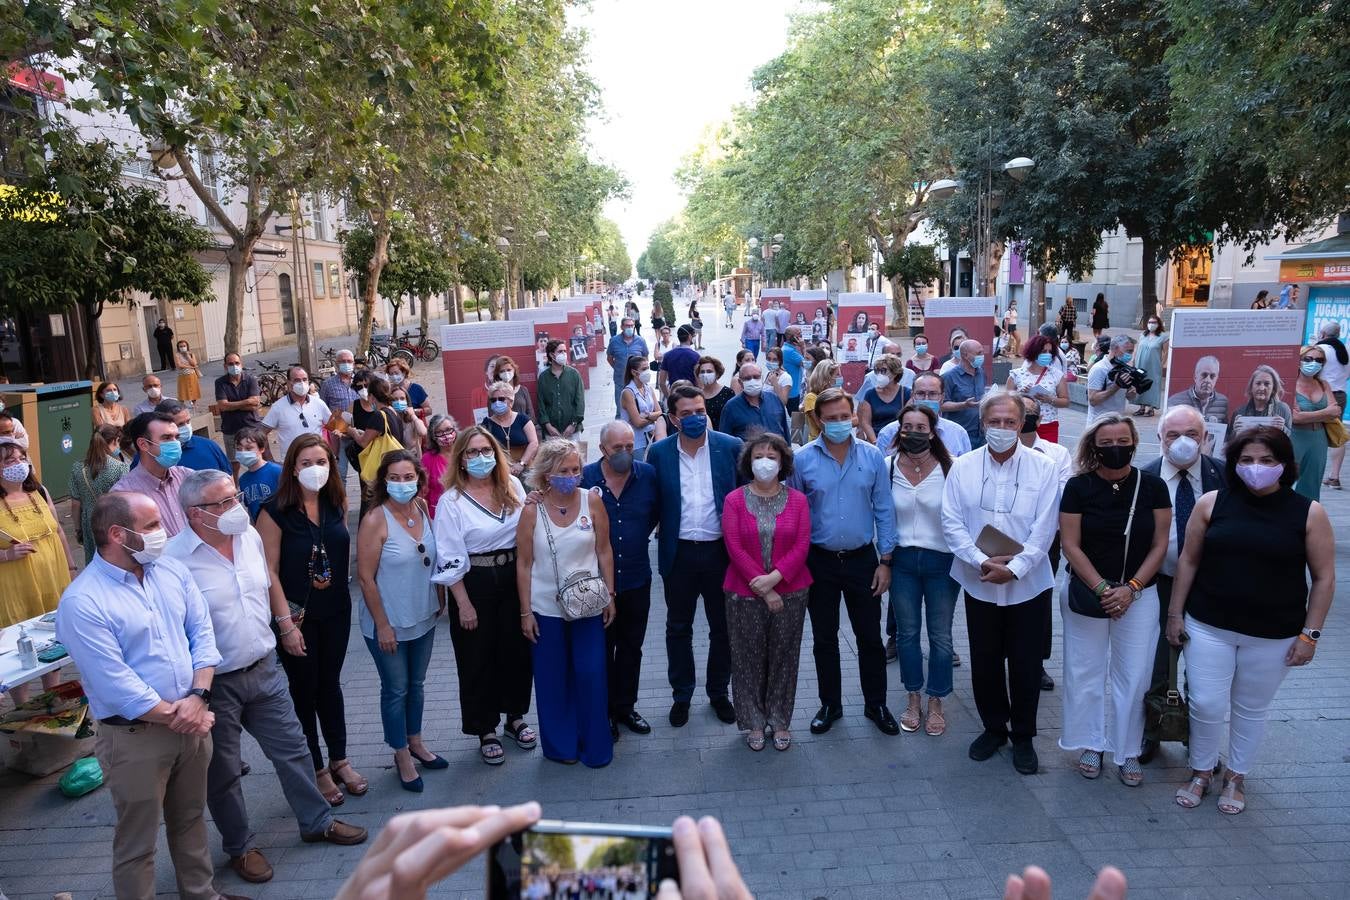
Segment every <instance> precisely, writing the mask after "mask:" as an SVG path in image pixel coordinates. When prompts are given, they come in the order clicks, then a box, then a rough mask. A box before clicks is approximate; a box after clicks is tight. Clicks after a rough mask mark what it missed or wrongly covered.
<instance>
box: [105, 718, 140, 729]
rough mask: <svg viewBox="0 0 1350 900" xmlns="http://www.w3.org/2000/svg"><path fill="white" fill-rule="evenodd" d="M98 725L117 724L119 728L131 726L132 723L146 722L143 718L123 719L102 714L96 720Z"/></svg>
mask: <svg viewBox="0 0 1350 900" xmlns="http://www.w3.org/2000/svg"><path fill="white" fill-rule="evenodd" d="M98 722H99V724H100V725H117V726H119V727H121V728H131V727H132V726H133V725H146V724H148V723H147V722H145V720H143V719H124V718H122V717H121V716H104V717H103V718H101V719H99V720H98Z"/></svg>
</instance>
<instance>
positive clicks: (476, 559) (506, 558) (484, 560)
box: [469, 547, 516, 569]
mask: <svg viewBox="0 0 1350 900" xmlns="http://www.w3.org/2000/svg"><path fill="white" fill-rule="evenodd" d="M515 562H516V549H515V548H514V547H511V548H509V549H507V550H493V551H492V552H490V553H470V554H469V565H470V566H477V567H479V568H489V569H490V568H494V567H496V566H510V565H515Z"/></svg>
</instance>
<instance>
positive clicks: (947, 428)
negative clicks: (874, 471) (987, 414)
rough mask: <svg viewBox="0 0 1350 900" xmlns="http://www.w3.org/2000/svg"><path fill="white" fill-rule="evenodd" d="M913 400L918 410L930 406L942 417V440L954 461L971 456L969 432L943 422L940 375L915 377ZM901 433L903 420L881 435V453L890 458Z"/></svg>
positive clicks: (947, 420)
mask: <svg viewBox="0 0 1350 900" xmlns="http://www.w3.org/2000/svg"><path fill="white" fill-rule="evenodd" d="M909 399H910V401H911V402H912V403H914V404H915V405H916V406H926V407H928V408H929V409H931V410H932V411H933V414H934V415H936V416H938V417H939V418H938V427H937V433H938V437H939V438H941V439H942V446H944V447H946V448H947V452H948V453H950V454H951V456H952V459H956V457H958V456H960V455H961V454H962V453H969V452H970V435H968V434H966V430H965V429H964V428H962V427H961V426H960V425H957V424H956V423H955V422H953V421H952V420H951V419H944V418H941V416H942V378H941V376H939V375H938V374H937V373H936V372H924V373H923V374H922V375H916V376H915V377H914V384H913V387H912V388H911V390H910V394H909ZM899 433H900V419H899V418H897V419H896V420H895V421H894V422H892V423H891V424H889V425H887V426H886V427H885V428H883V429H881V432H880V433H879V434H878V435H877V449H878V450H880V451H881V452H882V453H885V454H887V455H889V454H890V453H892V452H893V451H894V450H895V436H896V435H897V434H899Z"/></svg>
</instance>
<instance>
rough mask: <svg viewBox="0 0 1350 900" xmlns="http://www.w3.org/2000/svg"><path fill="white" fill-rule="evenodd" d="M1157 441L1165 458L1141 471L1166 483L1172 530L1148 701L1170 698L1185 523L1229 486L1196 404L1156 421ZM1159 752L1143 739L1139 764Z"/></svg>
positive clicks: (1160, 590) (1155, 745) (1160, 577)
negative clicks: (1208, 451) (1204, 449)
mask: <svg viewBox="0 0 1350 900" xmlns="http://www.w3.org/2000/svg"><path fill="white" fill-rule="evenodd" d="M1158 441H1159V442H1160V443H1161V444H1162V456H1160V457H1158V458H1157V459H1155V460H1154V461H1153V462H1151V463H1148V464H1147V465H1144V466H1141V467H1140V468H1141V469H1142V471H1144V472H1147V473H1148V474H1150V475H1157V476H1158V477H1159V478H1161V479H1162V480H1163V481H1164V482H1166V484H1167V493H1168V494H1169V495H1170V496H1171V498H1172V510H1173V514H1172V531H1171V533H1170V534H1169V535H1168V537H1167V555H1166V556H1164V557H1163V563H1162V568H1161V570H1159V572H1158V581H1157V586H1158V600H1159V606H1160V607H1161V615H1160V618H1161V619H1162V634H1160V635H1159V636H1158V646H1157V648H1156V652H1155V653H1154V656H1153V681H1152V683H1151V684H1150V685H1149V689H1148V693H1147V694H1146V695H1145V697H1146V698H1147V697H1152V696H1159V697H1165V696H1166V695H1167V690H1168V678H1167V676H1168V669H1169V667H1170V663H1171V660H1172V647H1171V645H1170V644H1168V643H1167V608H1168V606H1170V605H1171V602H1172V579H1173V578H1174V577H1176V574H1177V556H1178V554H1179V553H1180V552H1181V547H1182V545H1183V544H1184V543H1185V534H1186V522H1187V520H1188V519H1189V518H1190V515H1191V510H1193V509H1195V501H1197V500H1199V499H1200V497H1201V495H1203V494H1207V493H1209V492H1210V491H1221V490H1223V489H1224V488H1225V487H1226V486H1227V485H1226V484H1225V480H1224V474H1223V464H1222V463H1220V462H1219V461H1218V460H1217V459H1214V457H1212V456H1205V455H1204V454H1203V453H1201V452H1200V448H1201V446H1203V444H1204V441H1205V420H1204V417H1203V416H1201V414H1200V411H1199V410H1198V409H1196V408H1195V407H1194V406H1184V405H1176V406H1172V407H1169V408H1168V410H1167V412H1166V414H1164V415H1163V417H1162V418H1161V419H1159V420H1158ZM1157 752H1158V742H1157V741H1155V740H1152V739H1150V738H1147V737H1145V738H1144V747H1143V750H1142V752H1141V753H1140V754H1139V761H1140V762H1141V763H1146V762H1149V761H1150V760H1152V759H1153V756H1154V754H1156V753H1157Z"/></svg>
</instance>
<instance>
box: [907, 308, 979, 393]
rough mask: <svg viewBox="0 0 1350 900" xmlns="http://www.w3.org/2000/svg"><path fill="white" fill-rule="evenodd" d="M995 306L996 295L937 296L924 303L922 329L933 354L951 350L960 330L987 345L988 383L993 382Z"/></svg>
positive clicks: (936, 354) (940, 354)
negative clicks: (953, 339) (953, 340)
mask: <svg viewBox="0 0 1350 900" xmlns="http://www.w3.org/2000/svg"><path fill="white" fill-rule="evenodd" d="M994 307H995V300H994V298H993V297H934V298H933V299H932V300H929V301H928V302H927V303H925V304H924V307H923V318H924V321H923V333H924V335H925V336H926V337H927V338H928V346H929V347H931V348H932V349H931V350H930V351H929V352H931V353H932V354H933V355H934V356H937V357H939V358H940V357H943V356H946V355H947V353H949V352H950V351H951V342H952V338H953V337H954V336H955V333H956V332H957V330H960V331H961V332H962V333H964V334H965V336H966V337H968V338H970V339H971V340H975V341H979V342H980V343H981V344H983V345H984V383H985V385H986V387H993V386H994V383H993V378H994Z"/></svg>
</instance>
